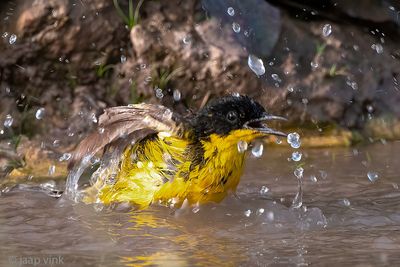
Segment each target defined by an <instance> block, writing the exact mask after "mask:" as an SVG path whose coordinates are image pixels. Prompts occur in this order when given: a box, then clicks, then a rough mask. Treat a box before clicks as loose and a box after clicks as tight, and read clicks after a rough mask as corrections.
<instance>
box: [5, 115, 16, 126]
mask: <svg viewBox="0 0 400 267" xmlns="http://www.w3.org/2000/svg"><path fill="white" fill-rule="evenodd" d="M13 122H14V119H13V117H12V116H11V115H10V114H7V115H6V119H5V120H4V123H3V125H4V127H6V128H10V127H11V126H12V124H13Z"/></svg>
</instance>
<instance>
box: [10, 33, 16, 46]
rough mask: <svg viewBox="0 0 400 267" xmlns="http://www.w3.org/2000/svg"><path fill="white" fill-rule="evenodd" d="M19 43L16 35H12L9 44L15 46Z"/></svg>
mask: <svg viewBox="0 0 400 267" xmlns="http://www.w3.org/2000/svg"><path fill="white" fill-rule="evenodd" d="M16 41H17V36H16V35H15V34H11V35H10V39H8V43H9V44H10V45H12V44H14V43H15V42H16Z"/></svg>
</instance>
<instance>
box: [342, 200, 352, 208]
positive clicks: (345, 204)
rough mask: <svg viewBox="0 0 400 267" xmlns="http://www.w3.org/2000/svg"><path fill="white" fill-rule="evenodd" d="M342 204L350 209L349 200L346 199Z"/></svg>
mask: <svg viewBox="0 0 400 267" xmlns="http://www.w3.org/2000/svg"><path fill="white" fill-rule="evenodd" d="M342 204H343V205H344V206H346V207H349V206H350V204H351V203H350V200H348V199H347V198H344V199H342Z"/></svg>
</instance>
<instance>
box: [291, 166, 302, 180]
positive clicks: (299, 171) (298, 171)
mask: <svg viewBox="0 0 400 267" xmlns="http://www.w3.org/2000/svg"><path fill="white" fill-rule="evenodd" d="M303 172H304V169H303V168H302V167H298V168H296V169H295V170H294V172H293V174H294V176H296V177H297V179H301V178H303Z"/></svg>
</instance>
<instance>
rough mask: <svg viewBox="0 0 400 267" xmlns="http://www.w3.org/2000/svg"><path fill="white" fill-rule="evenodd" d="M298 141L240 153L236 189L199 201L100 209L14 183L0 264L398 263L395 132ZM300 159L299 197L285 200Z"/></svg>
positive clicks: (0, 217)
mask: <svg viewBox="0 0 400 267" xmlns="http://www.w3.org/2000/svg"><path fill="white" fill-rule="evenodd" d="M301 151H302V153H303V158H302V160H301V161H300V162H293V161H288V158H289V157H290V156H291V153H292V152H293V150H291V149H288V148H275V147H274V148H270V147H267V148H266V149H265V153H264V156H263V157H262V158H260V159H255V158H251V157H250V158H249V160H248V161H247V168H246V171H245V174H244V176H243V177H242V182H241V184H240V186H239V188H238V192H237V195H236V196H231V197H229V198H228V199H226V200H225V201H224V202H223V203H220V204H211V205H207V206H202V207H200V210H198V211H197V210H194V211H192V210H191V209H185V210H179V211H177V212H173V211H172V210H171V209H169V208H165V207H152V208H150V209H148V210H145V211H132V210H130V209H129V207H126V206H121V207H118V208H117V209H114V210H109V209H102V210H100V209H101V207H100V206H97V207H94V206H93V205H85V204H81V203H78V204H73V203H71V202H68V201H63V200H60V199H56V198H53V197H50V196H48V195H47V194H45V193H44V192H43V190H39V189H38V188H39V187H31V186H30V187H27V186H26V185H18V186H16V187H15V188H13V189H11V190H10V191H9V192H3V193H2V194H1V195H0V240H1V242H0V265H1V266H22V264H21V262H20V261H21V260H24V259H27V258H29V257H36V258H38V257H39V258H40V259H41V262H40V263H41V265H42V266H45V264H44V262H43V258H45V257H49V256H50V257H53V256H60V257H62V262H61V263H60V265H61V264H62V266H93V265H99V266H157V265H159V266H193V265H197V266H215V265H221V266H296V265H297V266H299V265H300V266H306V265H315V266H376V265H387V266H392V265H395V264H398V262H399V260H400V253H399V251H400V234H399V233H400V190H399V189H398V184H399V183H400V177H399V174H398V170H399V164H400V160H399V157H398V154H399V152H400V142H394V143H388V144H380V143H379V144H374V145H369V146H365V147H356V148H335V149H333V148H330V149H301ZM298 164H303V165H302V167H303V168H304V178H303V180H304V188H303V189H304V196H303V206H302V207H301V208H300V209H292V208H290V205H291V203H292V200H293V198H294V196H295V195H296V193H297V180H296V177H295V176H294V175H293V171H294V169H295V168H296V166H297V165H298ZM368 172H376V173H378V175H379V176H378V179H377V180H376V181H374V182H371V181H370V180H369V179H368V177H367V173H368ZM57 186H58V187H61V188H62V187H63V186H64V185H63V183H62V182H59V183H58V184H57ZM263 186H264V188H263ZM266 187H267V188H268V189H269V190H268V189H266ZM262 188H263V190H261V189H262ZM260 191H262V192H260ZM53 266H55V265H53Z"/></svg>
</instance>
